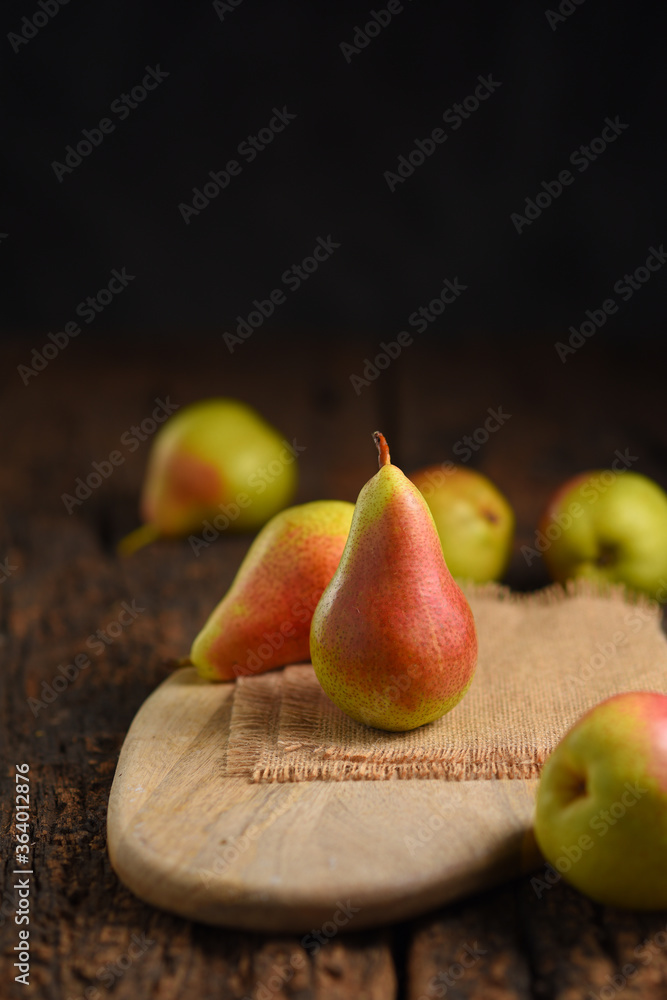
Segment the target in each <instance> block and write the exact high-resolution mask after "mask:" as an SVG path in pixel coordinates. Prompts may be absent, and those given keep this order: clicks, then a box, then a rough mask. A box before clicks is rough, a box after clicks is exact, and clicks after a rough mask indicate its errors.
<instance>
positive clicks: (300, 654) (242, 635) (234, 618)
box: [190, 500, 354, 681]
mask: <svg viewBox="0 0 667 1000" xmlns="http://www.w3.org/2000/svg"><path fill="white" fill-rule="evenodd" d="M353 511H354V505H353V504H351V503H346V502H345V501H343V500H316V501H313V502H312V503H304V504H300V505H299V506H296V507H289V508H288V509H287V510H283V511H281V512H280V514H276V515H275V517H273V518H272V519H271V520H270V521H269V523H268V524H266V525H265V526H264V528H262V530H261V531H260V533H259V534H258V535H257V538H256V539H255V541H254V542H253V543H252V545H251V546H250V548H249V549H248V552H247V555H246V557H245V559H244V560H243V562H242V563H241V566H240V567H239V571H238V573H237V574H236V577H235V578H234V581H233V582H232V585H231V587H230V588H229V590H228V591H227V593H226V594H225V596H224V597H223V599H222V600H221V601H220V603H219V604H218V606H217V607H216V608H215V610H214V611H213V612H212V614H211V616H210V618H209V619H208V621H207V622H206V624H205V625H204V627H203V629H202V630H201V632H200V633H199V635H198V636H197V638H196V639H195V641H194V643H193V646H192V651H191V653H190V661H191V663H193V664H194V666H195V667H197V670H198V671H199V673H200V675H201V676H202V677H206V678H208V679H209V680H223V681H227V680H233V679H234V678H235V677H238V676H243V675H251V674H257V673H263V672H264V671H265V670H271V669H272V668H273V667H281V666H284V665H285V664H286V663H299V662H302V661H304V660H308V659H309V657H310V652H309V633H310V622H311V620H312V617H313V611H314V610H315V607H316V605H317V602H318V601H319V599H320V597H321V596H322V593H323V591H324V588H325V587H326V585H327V584H328V583H329V581H330V580H331V577H332V576H333V574H334V572H335V570H336V566H337V565H338V561H339V559H340V557H341V555H342V552H343V548H344V547H345V541H346V539H347V535H348V531H349V530H350V523H351V521H352V513H353Z"/></svg>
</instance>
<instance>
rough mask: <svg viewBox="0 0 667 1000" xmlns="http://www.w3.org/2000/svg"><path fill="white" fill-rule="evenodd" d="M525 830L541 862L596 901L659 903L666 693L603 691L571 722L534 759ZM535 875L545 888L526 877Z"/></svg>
mask: <svg viewBox="0 0 667 1000" xmlns="http://www.w3.org/2000/svg"><path fill="white" fill-rule="evenodd" d="M535 837H536V840H537V843H538V845H539V847H540V849H541V851H542V853H543V854H544V857H545V858H546V860H547V861H548V862H549V863H550V864H551V866H552V867H553V868H554V869H556V870H557V871H558V872H560V873H561V874H562V876H563V878H564V879H566V880H567V881H568V882H570V883H571V884H572V885H574V886H576V888H577V889H579V890H580V891H581V892H583V893H585V894H586V895H587V896H590V898H591V899H594V900H596V902H598V903H606V904H607V905H608V906H618V907H624V908H629V909H633V910H635V909H636V910H663V909H665V908H666V907H667V696H666V695H664V694H662V693H659V692H657V691H627V692H625V693H623V694H616V695H612V697H611V698H607V699H606V700H605V701H602V702H600V703H599V704H598V705H595V706H594V707H593V708H592V709H590V710H589V711H588V712H586V714H585V715H583V716H582V717H581V718H580V719H579V721H578V722H576V723H575V724H574V726H573V727H572V728H571V729H570V730H569V731H568V732H567V733H566V734H565V736H563V738H562V740H561V741H560V743H559V744H558V746H557V747H556V748H555V750H554V751H553V753H552V754H551V756H550V757H549V759H548V760H547V762H546V764H545V765H544V769H543V771H542V776H541V778H540V784H539V788H538V790H537V801H536V807H535ZM540 883H541V885H542V886H545V887H547V888H548V886H546V883H545V882H544V881H543V880H542V879H541V878H539V877H536V878H535V879H534V880H533V882H532V884H533V886H534V888H535V889H536V890H538V889H539V887H540ZM538 894H539V893H538Z"/></svg>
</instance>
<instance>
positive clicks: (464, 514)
mask: <svg viewBox="0 0 667 1000" xmlns="http://www.w3.org/2000/svg"><path fill="white" fill-rule="evenodd" d="M410 479H411V480H412V482H413V483H414V484H415V486H417V487H419V490H420V491H421V493H423V495H424V497H425V499H426V502H427V504H428V505H429V508H430V510H431V513H432V514H433V520H434V521H435V526H436V528H437V529H438V534H439V535H440V543H441V545H442V551H443V554H444V557H445V562H446V563H447V567H448V569H449V572H450V573H451V574H452V576H454V577H457V578H458V579H461V580H474V581H475V582H477V583H486V582H487V581H489V580H500V578H501V577H502V576H503V574H504V572H505V570H506V569H507V566H508V563H509V561H510V557H511V555H512V542H513V539H514V511H513V510H512V508H511V506H510V504H509V501H508V500H507V499H506V497H504V496H503V494H502V493H501V492H500V490H499V489H498V488H497V486H495V485H494V483H492V482H491V480H490V479H488V478H487V477H486V476H484V475H482V473H481V472H478V471H477V470H476V469H468V468H466V467H465V466H463V465H454V463H453V462H443V463H442V465H440V466H438V465H432V466H429V467H428V468H426V469H420V470H419V471H418V472H413V473H412V474H411V475H410Z"/></svg>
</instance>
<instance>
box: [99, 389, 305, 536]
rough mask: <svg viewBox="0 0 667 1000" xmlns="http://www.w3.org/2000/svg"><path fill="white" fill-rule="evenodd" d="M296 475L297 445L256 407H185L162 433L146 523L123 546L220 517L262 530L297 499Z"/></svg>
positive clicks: (149, 475) (197, 528) (233, 526)
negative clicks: (263, 526) (295, 494)
mask: <svg viewBox="0 0 667 1000" xmlns="http://www.w3.org/2000/svg"><path fill="white" fill-rule="evenodd" d="M296 480H297V471H296V455H295V453H294V450H293V449H292V448H291V447H290V445H289V444H288V442H287V441H286V440H285V439H284V438H282V437H281V435H280V434H279V433H278V431H276V430H275V429H274V428H273V427H271V426H270V424H268V423H267V422H266V421H265V420H264V419H263V418H262V417H261V416H260V415H259V414H258V413H257V412H256V411H255V410H253V409H252V408H251V407H250V406H246V404H245V403H241V402H239V401H238V400H235V399H206V400H201V401H199V402H197V403H193V404H191V405H190V406H185V407H183V408H182V409H180V410H179V411H178V412H177V413H175V414H174V416H172V417H171V418H170V419H169V420H168V421H167V422H166V423H165V424H164V426H163V427H161V428H160V430H159V431H158V432H157V434H156V435H155V438H154V441H153V444H152V447H151V451H150V455H149V459H148V467H147V470H146V475H145V478H144V485H143V489H142V494H141V505H140V506H141V516H142V520H143V521H144V522H145V523H144V525H143V526H142V527H141V528H138V529H137V530H136V531H135V532H132V534H131V535H128V537H127V538H126V539H124V540H123V541H122V542H121V543H120V545H119V547H118V548H119V552H121V554H124V555H127V554H129V553H130V552H133V551H135V550H136V549H138V548H140V547H141V546H142V545H145V544H147V543H148V542H150V541H152V540H153V539H155V538H159V537H178V536H183V535H187V534H190V533H194V534H198V535H200V534H201V533H202V531H203V530H204V527H205V522H206V521H207V520H208V519H215V517H223V518H224V519H225V521H226V522H227V526H228V527H229V529H230V530H233V531H254V530H256V529H257V528H259V527H261V526H262V525H264V524H265V523H266V522H267V521H268V520H269V518H271V517H273V515H274V514H276V513H277V512H278V511H279V510H282V509H283V508H284V507H285V506H286V505H287V504H288V503H290V501H291V499H292V497H293V496H294V491H295V488H296Z"/></svg>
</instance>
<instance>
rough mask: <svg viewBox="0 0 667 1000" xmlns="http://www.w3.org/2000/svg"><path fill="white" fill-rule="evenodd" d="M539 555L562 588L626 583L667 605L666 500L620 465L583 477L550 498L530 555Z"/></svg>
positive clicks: (651, 483)
mask: <svg viewBox="0 0 667 1000" xmlns="http://www.w3.org/2000/svg"><path fill="white" fill-rule="evenodd" d="M619 454H620V453H619ZM619 465H620V467H619ZM538 549H539V551H540V552H543V553H544V561H545V563H546V565H547V569H548V570H549V572H550V574H551V576H552V577H553V579H554V580H557V581H558V582H559V583H564V582H565V581H566V580H570V579H579V578H586V579H588V580H595V581H597V582H599V583H623V584H625V586H626V587H628V588H629V589H630V590H633V591H643V592H644V593H646V594H649V595H650V596H651V597H654V598H655V599H656V600H658V601H660V602H663V603H664V602H665V601H667V494H666V493H665V491H664V490H663V489H661V487H660V486H658V484H657V483H656V482H654V481H653V480H652V479H649V478H648V476H644V475H642V474H641V473H639V472H631V471H630V470H629V469H628V468H627V467H624V466H623V464H622V463H619V460H618V459H617V460H616V462H615V463H614V467H613V468H611V469H603V470H599V469H598V470H596V471H594V472H582V473H580V474H579V475H577V476H574V477H573V478H572V479H569V480H568V481H567V482H566V483H564V484H563V485H562V486H561V487H560V488H559V489H558V490H557V491H556V493H555V494H554V495H553V496H552V497H551V500H550V501H549V504H548V505H547V509H546V510H545V511H544V513H543V515H542V517H541V519H540V523H539V530H538V533H537V535H536V537H535V548H534V549H530V548H529V549H527V552H528V553H529V554H530V553H532V552H535V554H536V555H537V550H538ZM522 551H523V550H522ZM524 554H525V553H524Z"/></svg>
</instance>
